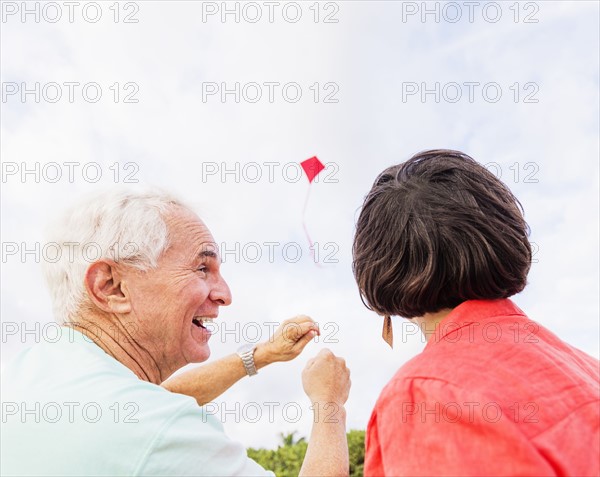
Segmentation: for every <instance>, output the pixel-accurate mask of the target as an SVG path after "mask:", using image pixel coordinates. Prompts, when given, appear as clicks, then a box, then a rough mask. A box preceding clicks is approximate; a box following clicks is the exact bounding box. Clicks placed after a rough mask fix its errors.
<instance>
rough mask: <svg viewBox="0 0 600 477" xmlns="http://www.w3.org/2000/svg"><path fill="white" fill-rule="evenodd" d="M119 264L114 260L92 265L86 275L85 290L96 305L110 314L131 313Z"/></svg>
mask: <svg viewBox="0 0 600 477" xmlns="http://www.w3.org/2000/svg"><path fill="white" fill-rule="evenodd" d="M122 285H123V283H122V282H121V275H120V273H119V270H118V267H117V264H116V263H115V262H113V261H112V260H99V261H97V262H94V263H92V264H91V265H90V266H89V267H88V269H87V271H86V273H85V288H86V290H87V292H88V295H89V297H90V300H91V301H92V303H94V305H96V306H97V307H98V308H100V309H101V310H103V311H106V312H108V313H119V314H124V313H129V312H130V311H131V302H130V301H129V296H127V295H126V294H125V293H124V292H123V288H124V287H123V286H122Z"/></svg>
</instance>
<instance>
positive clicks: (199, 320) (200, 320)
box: [192, 316, 214, 329]
mask: <svg viewBox="0 0 600 477" xmlns="http://www.w3.org/2000/svg"><path fill="white" fill-rule="evenodd" d="M213 320H214V318H208V317H206V316H194V319H193V320H192V323H194V325H196V326H197V327H198V328H203V329H206V327H205V326H204V325H205V324H206V323H212V322H213Z"/></svg>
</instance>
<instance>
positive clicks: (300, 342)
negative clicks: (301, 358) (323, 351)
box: [294, 330, 317, 354]
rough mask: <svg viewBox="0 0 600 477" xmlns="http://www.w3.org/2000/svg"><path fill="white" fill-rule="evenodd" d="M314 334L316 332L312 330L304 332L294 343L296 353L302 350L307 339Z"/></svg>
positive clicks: (311, 337)
mask: <svg viewBox="0 0 600 477" xmlns="http://www.w3.org/2000/svg"><path fill="white" fill-rule="evenodd" d="M315 336H317V332H316V331H314V330H311V331H309V332H308V333H306V334H305V335H304V336H303V337H302V338H301V339H300V340H298V342H297V343H296V344H295V345H294V351H297V352H298V354H299V353H301V352H302V350H303V349H304V348H305V347H306V345H307V344H308V342H309V341H311V340H312V339H313V338H314V337H315Z"/></svg>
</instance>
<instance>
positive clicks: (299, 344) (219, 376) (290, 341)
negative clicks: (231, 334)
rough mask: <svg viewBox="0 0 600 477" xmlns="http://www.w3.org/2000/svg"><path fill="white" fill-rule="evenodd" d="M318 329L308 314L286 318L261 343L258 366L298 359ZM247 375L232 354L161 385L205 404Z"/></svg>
mask: <svg viewBox="0 0 600 477" xmlns="http://www.w3.org/2000/svg"><path fill="white" fill-rule="evenodd" d="M318 333H319V331H318V327H317V324H316V323H315V322H314V321H313V320H312V319H310V318H309V317H308V316H304V315H300V316H297V317H295V318H291V319H289V320H286V321H284V322H283V323H282V324H281V326H279V328H277V330H275V333H274V335H273V336H272V337H271V339H269V341H266V342H264V343H259V344H258V345H257V347H256V350H255V351H254V363H255V365H256V369H257V370H258V369H261V368H263V367H265V366H267V365H268V364H272V363H275V362H278V361H289V360H291V359H294V358H295V357H296V356H298V355H299V354H300V353H301V352H302V350H303V349H304V347H305V346H306V345H307V344H308V342H309V341H310V340H311V339H312V338H314V337H315V336H316V335H317V334H318ZM244 376H246V368H245V367H244V364H243V363H242V360H241V359H240V357H239V356H238V355H237V354H231V355H229V356H226V357H225V358H221V359H219V360H217V361H215V362H213V363H210V364H205V365H203V366H199V367H198V368H195V369H191V370H189V371H186V372H184V373H181V374H179V375H177V376H173V377H171V378H169V379H167V380H166V381H165V382H163V383H162V384H161V386H163V387H164V388H166V389H167V390H169V391H171V392H174V393H179V394H185V395H187V396H191V397H193V398H194V399H196V401H197V402H198V404H199V405H200V406H202V405H204V404H206V403H208V402H210V401H212V400H214V399H216V398H217V397H218V396H220V395H221V394H223V393H224V392H225V391H227V389H229V388H230V387H231V386H232V385H233V384H235V383H236V382H237V381H239V380H240V379H241V378H243V377H244Z"/></svg>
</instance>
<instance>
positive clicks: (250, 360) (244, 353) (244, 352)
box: [237, 343, 257, 376]
mask: <svg viewBox="0 0 600 477" xmlns="http://www.w3.org/2000/svg"><path fill="white" fill-rule="evenodd" d="M255 349H256V344H253V343H248V344H245V345H243V346H240V347H239V348H238V350H237V354H238V356H239V357H240V358H242V363H244V368H246V373H248V376H254V375H255V374H257V371H256V366H255V365H254V350H255Z"/></svg>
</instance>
